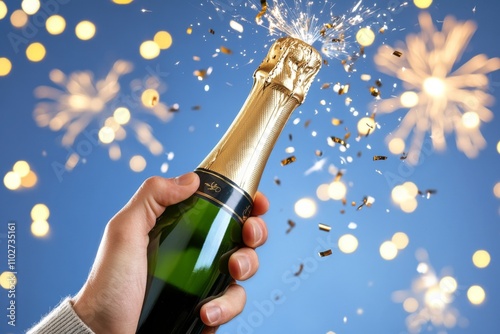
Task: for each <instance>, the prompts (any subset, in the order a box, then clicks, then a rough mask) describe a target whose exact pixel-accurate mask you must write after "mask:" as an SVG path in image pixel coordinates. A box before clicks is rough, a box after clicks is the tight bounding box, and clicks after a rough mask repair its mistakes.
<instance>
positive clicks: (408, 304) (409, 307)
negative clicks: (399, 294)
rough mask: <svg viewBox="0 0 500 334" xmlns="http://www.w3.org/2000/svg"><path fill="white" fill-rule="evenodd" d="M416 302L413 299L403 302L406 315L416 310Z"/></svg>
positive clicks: (409, 298)
mask: <svg viewBox="0 0 500 334" xmlns="http://www.w3.org/2000/svg"><path fill="white" fill-rule="evenodd" d="M418 306H419V305H418V300H416V299H415V298H413V297H408V298H406V299H405V301H404V302H403V309H404V310H405V311H406V312H408V313H413V312H415V311H417V310H418Z"/></svg>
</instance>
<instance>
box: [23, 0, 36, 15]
mask: <svg viewBox="0 0 500 334" xmlns="http://www.w3.org/2000/svg"><path fill="white" fill-rule="evenodd" d="M21 8H22V9H23V10H24V12H25V13H26V14H28V15H33V14H36V12H38V10H39V9H40V0H23V1H22V2H21Z"/></svg>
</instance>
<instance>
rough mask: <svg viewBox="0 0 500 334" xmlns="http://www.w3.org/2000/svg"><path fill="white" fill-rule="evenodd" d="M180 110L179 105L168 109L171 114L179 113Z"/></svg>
mask: <svg viewBox="0 0 500 334" xmlns="http://www.w3.org/2000/svg"><path fill="white" fill-rule="evenodd" d="M179 110H180V107H179V105H178V104H174V105H173V106H171V107H170V108H168V111H170V112H177V111H179Z"/></svg>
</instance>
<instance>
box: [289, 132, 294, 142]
mask: <svg viewBox="0 0 500 334" xmlns="http://www.w3.org/2000/svg"><path fill="white" fill-rule="evenodd" d="M288 139H289V140H290V141H292V139H293V136H292V134H291V133H289V134H288Z"/></svg>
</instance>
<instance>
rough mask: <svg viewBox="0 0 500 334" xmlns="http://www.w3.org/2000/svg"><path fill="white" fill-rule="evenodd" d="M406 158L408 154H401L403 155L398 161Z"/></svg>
mask: <svg viewBox="0 0 500 334" xmlns="http://www.w3.org/2000/svg"><path fill="white" fill-rule="evenodd" d="M406 158H408V153H405V152H403V154H401V156H400V157H399V159H400V160H406Z"/></svg>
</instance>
